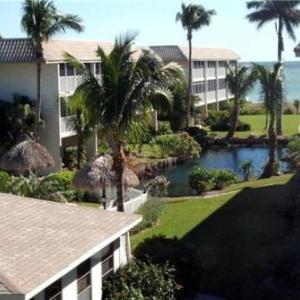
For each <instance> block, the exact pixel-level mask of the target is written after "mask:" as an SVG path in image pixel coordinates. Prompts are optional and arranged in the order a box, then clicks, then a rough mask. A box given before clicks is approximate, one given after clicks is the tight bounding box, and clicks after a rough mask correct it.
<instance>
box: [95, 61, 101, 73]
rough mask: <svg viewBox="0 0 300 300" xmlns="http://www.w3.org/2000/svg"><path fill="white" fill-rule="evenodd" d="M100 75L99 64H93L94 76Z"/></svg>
mask: <svg viewBox="0 0 300 300" xmlns="http://www.w3.org/2000/svg"><path fill="white" fill-rule="evenodd" d="M100 73H101V64H100V63H95V75H100Z"/></svg>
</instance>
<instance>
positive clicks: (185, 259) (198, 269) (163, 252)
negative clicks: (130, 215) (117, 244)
mask: <svg viewBox="0 0 300 300" xmlns="http://www.w3.org/2000/svg"><path fill="white" fill-rule="evenodd" d="M134 255H135V257H136V258H138V259H139V260H146V261H147V260H149V259H150V260H151V262H153V263H154V264H159V265H161V264H165V263H166V262H169V263H170V264H171V265H174V267H175V270H176V273H175V280H176V282H177V283H178V284H180V285H183V286H184V289H185V290H197V289H198V288H199V282H201V276H202V265H201V258H200V257H199V255H198V253H197V252H196V250H194V249H192V248H190V247H187V246H186V245H185V244H184V243H183V242H182V241H180V240H178V239H177V238H176V237H175V238H166V237H165V236H163V235H157V236H152V237H151V238H146V239H145V240H144V241H143V242H141V243H140V244H139V245H138V246H137V247H136V249H135V250H134Z"/></svg>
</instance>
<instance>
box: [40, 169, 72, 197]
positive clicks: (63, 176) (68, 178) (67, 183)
mask: <svg viewBox="0 0 300 300" xmlns="http://www.w3.org/2000/svg"><path fill="white" fill-rule="evenodd" d="M74 175H75V172H74V171H62V172H60V173H55V174H51V175H49V176H47V177H45V179H44V181H47V180H54V181H56V182H57V184H58V189H59V191H62V192H66V191H69V190H72V189H73V188H72V179H73V177H74Z"/></svg>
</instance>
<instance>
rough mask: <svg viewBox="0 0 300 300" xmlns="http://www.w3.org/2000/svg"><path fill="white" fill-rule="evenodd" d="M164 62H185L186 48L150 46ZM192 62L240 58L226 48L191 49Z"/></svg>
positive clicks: (186, 56) (186, 57)
mask: <svg viewBox="0 0 300 300" xmlns="http://www.w3.org/2000/svg"><path fill="white" fill-rule="evenodd" d="M150 48H151V49H152V50H153V51H154V52H156V53H157V54H158V55H159V56H161V58H162V59H163V60H165V61H171V60H175V61H187V60H188V57H189V49H188V47H182V46H176V45H173V46H150ZM192 59H193V60H238V59H240V57H239V56H238V55H237V54H236V53H235V52H234V51H233V50H231V49H227V48H202V47H193V49H192Z"/></svg>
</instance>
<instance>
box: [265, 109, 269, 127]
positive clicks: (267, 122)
mask: <svg viewBox="0 0 300 300" xmlns="http://www.w3.org/2000/svg"><path fill="white" fill-rule="evenodd" d="M268 125H269V113H268V112H267V113H266V123H265V130H267V129H268Z"/></svg>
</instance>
